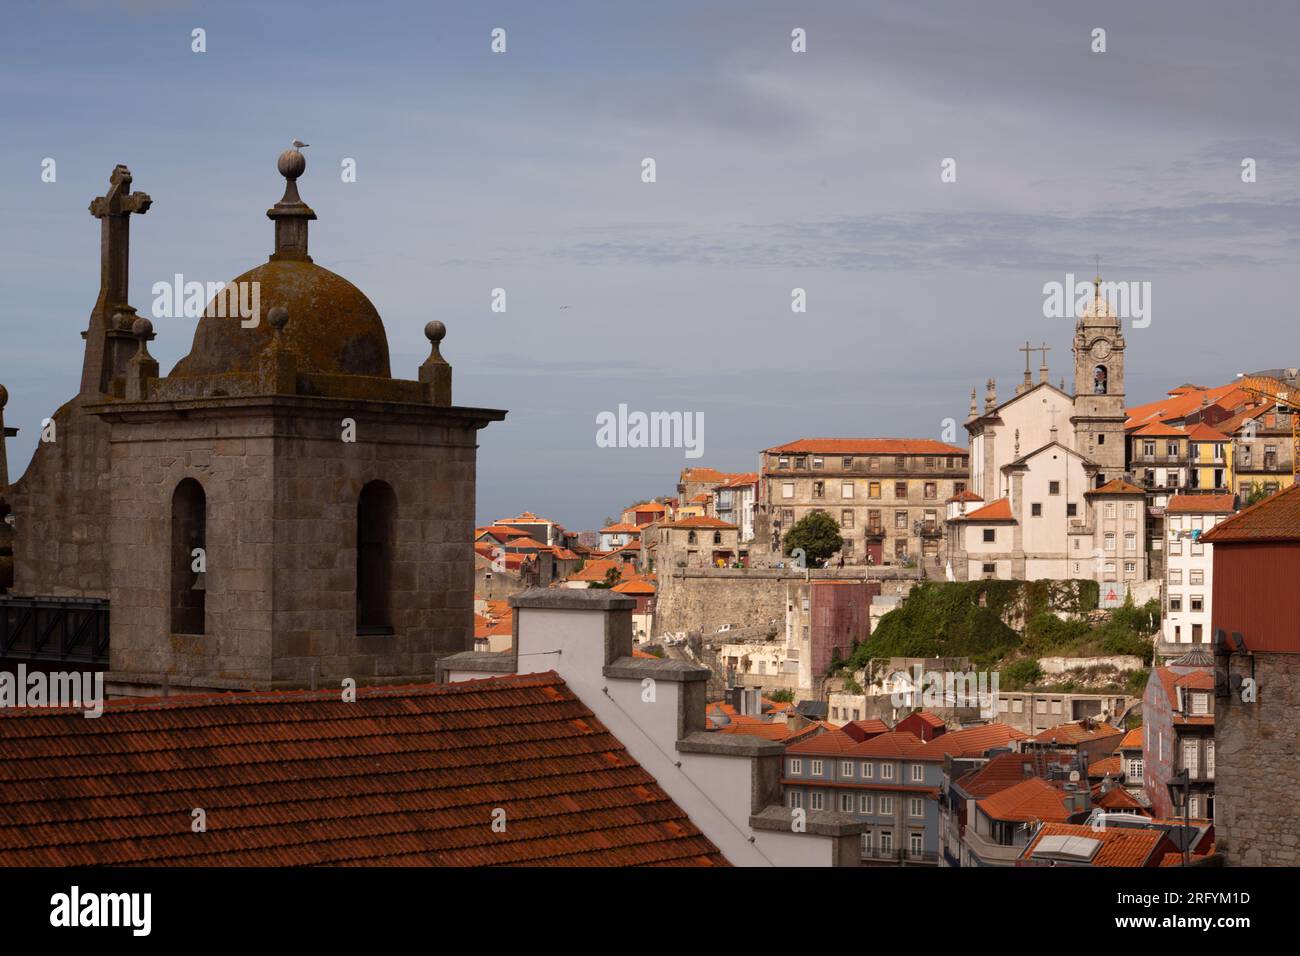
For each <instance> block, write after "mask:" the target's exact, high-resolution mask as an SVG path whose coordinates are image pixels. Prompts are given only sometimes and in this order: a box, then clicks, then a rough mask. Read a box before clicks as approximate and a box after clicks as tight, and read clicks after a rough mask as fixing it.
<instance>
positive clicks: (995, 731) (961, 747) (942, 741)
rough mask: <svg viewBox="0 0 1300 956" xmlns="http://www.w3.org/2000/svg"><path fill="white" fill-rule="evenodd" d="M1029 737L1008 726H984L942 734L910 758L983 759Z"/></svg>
mask: <svg viewBox="0 0 1300 956" xmlns="http://www.w3.org/2000/svg"><path fill="white" fill-rule="evenodd" d="M1027 736H1028V735H1027V734H1025V733H1024V732H1023V731H1020V730H1017V729H1016V728H1015V727H1011V726H1008V725H1007V724H982V725H980V726H978V727H967V728H965V729H963V730H950V731H948V732H947V733H946V734H940V735H939V736H938V737H935V738H934V739H933V740H931V741H929V742H928V743H926V745H925V746H924V747H922V748H921V749H920V750H917V751H915V752H913V753H912V754H909V756H910V757H911V758H912V759H914V760H943V758H944V757H945V756H948V755H951V756H953V757H983V756H984V755H985V754H987V753H988V752H989V751H990V750H993V749H994V748H996V747H1006V746H1008V745H1009V744H1010V743H1011V742H1012V741H1016V740H1024V739H1025V738H1026V737H1027Z"/></svg>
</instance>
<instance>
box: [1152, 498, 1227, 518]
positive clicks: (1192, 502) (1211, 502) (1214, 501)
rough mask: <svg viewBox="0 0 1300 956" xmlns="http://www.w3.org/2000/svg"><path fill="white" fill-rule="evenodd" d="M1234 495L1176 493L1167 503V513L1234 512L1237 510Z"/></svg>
mask: <svg viewBox="0 0 1300 956" xmlns="http://www.w3.org/2000/svg"><path fill="white" fill-rule="evenodd" d="M1233 502H1234V498H1233V496H1232V495H1174V496H1173V497H1172V498H1170V499H1169V504H1167V505H1165V513H1166V514H1182V513H1192V514H1229V515H1230V514H1232V513H1233V512H1234V511H1236V510H1237V508H1236V506H1235V505H1234V504H1233Z"/></svg>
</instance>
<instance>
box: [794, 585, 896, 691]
mask: <svg viewBox="0 0 1300 956" xmlns="http://www.w3.org/2000/svg"><path fill="white" fill-rule="evenodd" d="M879 593H880V582H879V581H813V582H812V591H811V600H810V601H809V607H808V611H809V617H810V619H811V625H812V626H811V630H810V632H809V639H810V642H811V644H812V669H813V674H814V675H817V676H820V675H822V674H825V673H826V670H827V668H828V667H830V663H831V660H832V658H834V656H835V651H837V650H838V651H839V657H840V659H841V660H846V659H847V658H848V656H849V655H850V654H852V653H853V647H854V645H855V644H861V643H862V642H864V641H865V640H866V639H867V634H868V633H869V628H870V617H869V615H868V614H867V607H868V606H869V605H870V604H871V599H872V597H873V596H874V595H877V594H879Z"/></svg>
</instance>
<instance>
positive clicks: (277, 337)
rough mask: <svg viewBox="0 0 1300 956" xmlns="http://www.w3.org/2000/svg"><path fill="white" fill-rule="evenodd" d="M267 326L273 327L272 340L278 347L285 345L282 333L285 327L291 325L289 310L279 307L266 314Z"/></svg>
mask: <svg viewBox="0 0 1300 956" xmlns="http://www.w3.org/2000/svg"><path fill="white" fill-rule="evenodd" d="M266 324H267V325H269V326H270V327H271V331H272V333H274V338H273V339H272V340H271V341H272V343H273V344H275V345H276V346H277V347H279V346H282V345H283V344H284V342H283V339H282V338H281V333H282V332H283V331H284V329H285V326H287V325H288V324H289V310H288V309H287V308H285V307H284V306H282V305H277V306H276V307H275V308H274V309H272V310H271V311H270V312H268V313H266Z"/></svg>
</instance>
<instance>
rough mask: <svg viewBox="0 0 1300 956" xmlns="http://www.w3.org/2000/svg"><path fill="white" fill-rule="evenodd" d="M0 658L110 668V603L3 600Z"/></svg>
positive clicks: (96, 599) (48, 598)
mask: <svg viewBox="0 0 1300 956" xmlns="http://www.w3.org/2000/svg"><path fill="white" fill-rule="evenodd" d="M0 658H10V659H16V660H32V661H69V662H76V663H80V664H105V665H107V664H108V601H106V600H103V599H100V598H56V597H0Z"/></svg>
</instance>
